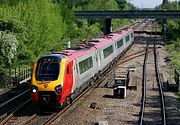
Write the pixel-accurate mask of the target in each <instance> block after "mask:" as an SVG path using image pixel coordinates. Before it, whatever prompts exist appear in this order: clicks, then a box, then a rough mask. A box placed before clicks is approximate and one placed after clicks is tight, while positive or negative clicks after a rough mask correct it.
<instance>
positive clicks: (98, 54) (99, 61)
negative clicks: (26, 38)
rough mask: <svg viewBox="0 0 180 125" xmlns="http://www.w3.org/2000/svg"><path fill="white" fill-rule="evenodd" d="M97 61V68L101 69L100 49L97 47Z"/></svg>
mask: <svg viewBox="0 0 180 125" xmlns="http://www.w3.org/2000/svg"><path fill="white" fill-rule="evenodd" d="M96 62H97V68H98V69H99V68H100V67H101V55H100V52H99V50H98V49H96Z"/></svg>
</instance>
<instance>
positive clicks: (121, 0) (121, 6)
mask: <svg viewBox="0 0 180 125" xmlns="http://www.w3.org/2000/svg"><path fill="white" fill-rule="evenodd" d="M115 1H116V3H117V4H118V7H119V10H123V9H124V8H125V7H126V5H127V1H126V0H115Z"/></svg>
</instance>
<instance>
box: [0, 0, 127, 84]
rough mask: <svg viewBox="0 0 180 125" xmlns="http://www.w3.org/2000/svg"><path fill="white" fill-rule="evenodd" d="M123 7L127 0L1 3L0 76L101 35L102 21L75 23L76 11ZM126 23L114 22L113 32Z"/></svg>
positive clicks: (16, 0) (9, 0)
mask: <svg viewBox="0 0 180 125" xmlns="http://www.w3.org/2000/svg"><path fill="white" fill-rule="evenodd" d="M126 7H127V1H126V0H96V1H94V0H0V33H1V34H3V35H5V41H6V42H4V43H3V42H0V49H1V50H0V75H1V74H6V73H5V72H7V68H9V67H11V68H14V67H17V66H18V65H29V64H30V63H31V62H32V61H34V60H37V58H39V57H40V56H42V55H45V54H48V53H49V52H50V51H61V50H62V49H65V45H66V42H67V41H68V40H70V41H71V42H72V46H74V45H75V44H77V43H80V42H83V41H87V40H90V39H92V38H94V37H97V36H99V35H101V31H102V27H103V20H88V21H87V20H77V19H76V18H75V15H74V11H75V10H119V9H125V8H126ZM127 22H128V21H127V20H113V21H112V24H113V29H116V27H120V26H122V24H124V23H127ZM0 39H1V38H0ZM3 39H4V38H3ZM5 54H8V55H5ZM6 64H8V65H6ZM1 76H2V75H1ZM0 81H1V80H0Z"/></svg>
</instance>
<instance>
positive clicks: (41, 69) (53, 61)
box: [36, 57, 60, 81]
mask: <svg viewBox="0 0 180 125" xmlns="http://www.w3.org/2000/svg"><path fill="white" fill-rule="evenodd" d="M59 71H60V67H59V61H58V59H57V58H54V57H44V58H41V59H40V60H38V63H37V69H36V79H37V80H39V81H53V80H57V79H58V75H59Z"/></svg>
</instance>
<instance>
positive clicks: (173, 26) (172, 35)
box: [157, 0, 180, 70]
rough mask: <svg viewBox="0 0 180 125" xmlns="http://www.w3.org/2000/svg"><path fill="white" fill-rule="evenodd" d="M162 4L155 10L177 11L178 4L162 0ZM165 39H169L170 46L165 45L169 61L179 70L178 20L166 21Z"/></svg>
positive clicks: (179, 42)
mask: <svg viewBox="0 0 180 125" xmlns="http://www.w3.org/2000/svg"><path fill="white" fill-rule="evenodd" d="M164 1H165V2H164V4H161V5H160V6H158V7H157V9H165V10H179V9H180V2H178V3H177V1H174V2H169V1H167V0H164ZM167 37H168V39H171V40H172V42H171V44H168V45H166V50H167V52H168V54H169V57H170V59H171V63H172V64H175V65H176V66H177V68H178V70H180V19H175V20H174V19H173V20H172V19H168V20H167Z"/></svg>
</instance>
